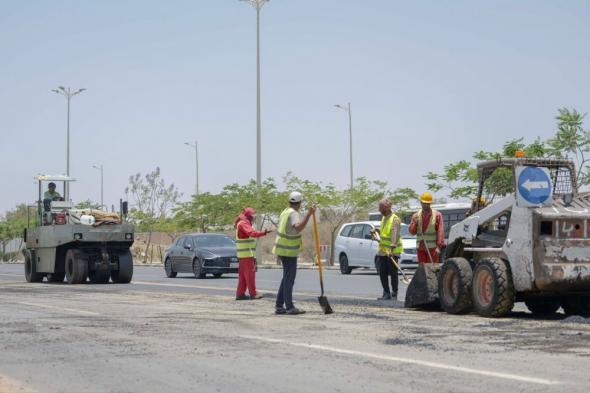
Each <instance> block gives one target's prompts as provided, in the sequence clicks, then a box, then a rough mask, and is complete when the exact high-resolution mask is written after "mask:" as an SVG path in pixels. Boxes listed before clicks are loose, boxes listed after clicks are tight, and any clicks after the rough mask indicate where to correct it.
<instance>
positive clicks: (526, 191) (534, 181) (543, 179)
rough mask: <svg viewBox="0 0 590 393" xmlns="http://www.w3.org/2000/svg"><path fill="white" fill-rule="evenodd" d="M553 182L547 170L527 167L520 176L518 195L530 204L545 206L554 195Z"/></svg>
mask: <svg viewBox="0 0 590 393" xmlns="http://www.w3.org/2000/svg"><path fill="white" fill-rule="evenodd" d="M552 187H553V185H552V182H551V178H550V177H549V173H548V171H547V170H546V169H545V168H537V167H532V166H529V167H526V168H524V169H523V170H522V172H520V174H519V175H518V193H519V194H520V196H521V197H522V198H523V199H524V200H525V201H526V202H528V203H531V204H543V203H545V201H547V199H549V197H550V196H551V194H552Z"/></svg>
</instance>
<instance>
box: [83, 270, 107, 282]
mask: <svg viewBox="0 0 590 393" xmlns="http://www.w3.org/2000/svg"><path fill="white" fill-rule="evenodd" d="M88 278H89V279H90V282H91V283H93V284H107V283H108V282H109V279H110V278H111V274H110V272H109V271H108V270H90V271H89V272H88Z"/></svg>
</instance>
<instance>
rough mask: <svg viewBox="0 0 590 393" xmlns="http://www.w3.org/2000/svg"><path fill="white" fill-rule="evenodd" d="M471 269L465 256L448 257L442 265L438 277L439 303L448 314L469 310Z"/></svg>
mask: <svg viewBox="0 0 590 393" xmlns="http://www.w3.org/2000/svg"><path fill="white" fill-rule="evenodd" d="M472 278H473V271H472V269H471V265H470V264H469V261H468V260H467V259H465V258H449V259H447V260H446V261H445V263H444V264H443V265H442V267H441V270H440V276H439V279H438V295H439V297H440V304H441V306H442V308H443V310H445V311H446V312H448V313H449V314H466V313H468V312H470V311H471V308H472V306H471V282H472Z"/></svg>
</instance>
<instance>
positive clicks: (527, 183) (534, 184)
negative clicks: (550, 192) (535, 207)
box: [522, 179, 549, 191]
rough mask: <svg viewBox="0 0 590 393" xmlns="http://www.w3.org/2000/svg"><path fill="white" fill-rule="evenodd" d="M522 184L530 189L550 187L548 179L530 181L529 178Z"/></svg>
mask: <svg viewBox="0 0 590 393" xmlns="http://www.w3.org/2000/svg"><path fill="white" fill-rule="evenodd" d="M522 186H523V187H524V188H526V189H527V190H528V191H530V190H538V189H545V188H549V182H548V181H546V180H545V181H530V179H527V180H526V181H525V182H524V183H523V184H522Z"/></svg>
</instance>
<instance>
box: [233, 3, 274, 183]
mask: <svg viewBox="0 0 590 393" xmlns="http://www.w3.org/2000/svg"><path fill="white" fill-rule="evenodd" d="M240 1H246V2H248V3H250V4H251V5H252V6H253V7H254V8H255V9H256V186H257V187H258V189H260V186H261V185H262V160H261V153H260V150H261V142H260V139H261V137H260V129H261V122H260V10H261V9H262V7H263V6H264V4H266V3H268V2H269V1H270V0H240Z"/></svg>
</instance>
